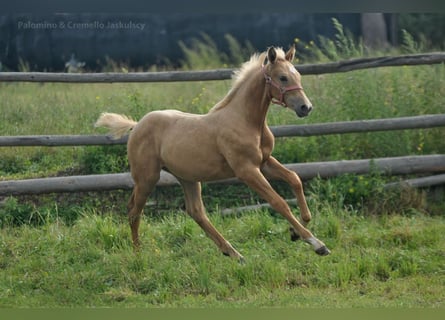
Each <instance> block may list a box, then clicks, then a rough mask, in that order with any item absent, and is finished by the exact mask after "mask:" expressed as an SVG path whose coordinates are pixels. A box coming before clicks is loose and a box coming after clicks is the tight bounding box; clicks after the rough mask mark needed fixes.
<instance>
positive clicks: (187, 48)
mask: <svg viewBox="0 0 445 320" xmlns="http://www.w3.org/2000/svg"><path fill="white" fill-rule="evenodd" d="M224 39H225V40H226V42H227V47H228V52H226V51H224V50H222V49H221V48H218V46H217V45H216V43H215V42H214V41H213V39H212V38H211V37H210V36H209V35H208V34H206V33H201V34H200V38H193V39H192V40H191V43H190V44H189V45H186V44H185V43H184V42H183V41H180V42H179V47H180V48H181V50H182V53H183V55H184V60H183V61H182V62H181V65H182V67H183V68H184V69H186V70H188V69H198V70H199V69H208V68H221V67H228V66H239V65H240V64H241V63H243V62H244V61H246V60H247V59H248V58H249V56H250V55H251V54H252V52H254V51H255V50H254V48H253V46H252V44H251V43H250V42H248V41H246V42H245V44H244V46H243V45H242V44H240V43H239V41H238V40H237V39H236V38H235V37H233V36H232V35H230V34H226V35H224Z"/></svg>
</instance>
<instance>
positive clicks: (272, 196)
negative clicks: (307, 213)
mask: <svg viewBox="0 0 445 320" xmlns="http://www.w3.org/2000/svg"><path fill="white" fill-rule="evenodd" d="M237 176H238V178H240V179H241V180H243V181H244V182H245V183H246V184H247V185H248V186H249V187H250V188H252V189H253V190H255V191H256V192H257V193H258V194H259V195H260V196H261V197H262V198H263V199H264V200H266V201H267V202H268V203H269V204H270V205H271V207H272V208H273V209H274V210H275V211H277V212H278V213H280V214H281V215H282V216H283V217H284V218H286V219H287V220H288V221H289V223H290V224H291V226H292V227H293V228H294V230H295V231H296V232H297V234H298V235H299V236H300V237H301V238H302V239H303V240H304V241H305V242H307V243H309V244H311V245H312V247H313V248H314V250H315V252H316V253H317V254H319V255H322V256H324V255H328V254H329V253H330V251H329V249H328V248H327V247H326V245H325V244H324V243H323V242H322V241H320V240H319V239H317V238H316V237H315V236H314V235H313V234H312V233H311V232H310V231H309V230H308V229H306V228H305V227H304V226H303V225H302V224H301V223H300V222H299V221H298V220H297V219H296V218H295V217H294V215H293V214H292V211H291V210H290V208H289V205H288V204H287V203H286V201H284V199H283V198H281V197H280V195H279V194H278V193H277V192H276V191H275V190H274V189H273V188H272V186H271V185H270V183H269V182H268V181H267V180H266V178H265V177H264V175H263V174H262V173H261V171H260V169H259V168H256V167H255V166H245V167H243V168H240V169H239V171H238V174H237Z"/></svg>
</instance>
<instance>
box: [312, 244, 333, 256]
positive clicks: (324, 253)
mask: <svg viewBox="0 0 445 320" xmlns="http://www.w3.org/2000/svg"><path fill="white" fill-rule="evenodd" d="M315 253H316V254H318V255H320V256H327V255H328V254H330V253H331V251H330V250H329V249H328V247H326V246H323V247H320V248H318V249H317V250H315Z"/></svg>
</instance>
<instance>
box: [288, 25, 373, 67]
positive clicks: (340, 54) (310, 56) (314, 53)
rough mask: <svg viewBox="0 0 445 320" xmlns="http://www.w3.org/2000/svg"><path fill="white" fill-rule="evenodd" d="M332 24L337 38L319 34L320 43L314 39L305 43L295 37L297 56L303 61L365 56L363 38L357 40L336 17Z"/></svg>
mask: <svg viewBox="0 0 445 320" xmlns="http://www.w3.org/2000/svg"><path fill="white" fill-rule="evenodd" d="M332 24H333V27H334V29H335V31H336V34H335V36H334V37H335V39H329V38H327V37H325V36H318V44H317V43H315V42H314V41H310V42H309V43H305V42H304V41H301V40H300V39H298V38H295V39H294V43H295V45H296V48H297V53H296V56H297V57H298V59H301V60H303V61H326V60H328V61H336V60H340V59H348V58H353V57H359V56H363V55H364V53H365V48H364V45H363V42H362V41H361V40H356V39H355V37H354V35H353V34H352V33H351V31H349V30H348V29H345V28H344V27H343V25H342V24H341V23H340V22H339V21H338V20H337V19H335V18H332Z"/></svg>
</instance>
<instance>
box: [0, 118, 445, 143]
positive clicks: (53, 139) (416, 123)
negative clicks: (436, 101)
mask: <svg viewBox="0 0 445 320" xmlns="http://www.w3.org/2000/svg"><path fill="white" fill-rule="evenodd" d="M441 126H445V114H431V115H424V116H415V117H400V118H389V119H378V120H357V121H343V122H329V123H319V124H308V125H288V126H273V127H271V130H272V133H273V134H274V136H275V137H276V138H280V137H291V136H300V137H307V136H316V135H328V134H340V133H357V132H372V131H390V130H405V129H425V128H433V127H441ZM127 139H128V137H123V138H121V139H117V140H113V139H112V138H111V137H110V136H105V135H65V136H64V135H61V136H49V135H48V136H46V135H40V136H4V137H0V147H12V146H22V147H23V146H50V147H54V146H80V145H110V144H126V143H127Z"/></svg>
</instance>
